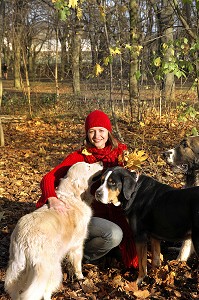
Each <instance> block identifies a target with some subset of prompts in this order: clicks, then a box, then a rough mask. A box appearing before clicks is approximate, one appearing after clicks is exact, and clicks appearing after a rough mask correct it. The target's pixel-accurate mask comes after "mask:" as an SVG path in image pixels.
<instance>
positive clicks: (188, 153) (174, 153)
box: [163, 136, 199, 261]
mask: <svg viewBox="0 0 199 300" xmlns="http://www.w3.org/2000/svg"><path fill="white" fill-rule="evenodd" d="M163 155H164V158H165V160H166V162H167V163H168V164H169V165H171V166H172V167H173V169H174V171H180V172H182V173H184V174H185V187H184V188H188V187H193V186H199V136H189V137H185V138H184V139H183V140H182V141H181V142H180V143H179V144H178V145H176V147H175V148H172V149H169V150H167V151H165V152H164V153H163ZM192 253H194V247H193V244H192V242H191V240H190V239H186V240H185V241H184V242H183V244H182V247H181V249H180V253H179V255H178V258H177V259H178V260H179V261H187V260H188V258H189V257H190V255H191V254H192Z"/></svg>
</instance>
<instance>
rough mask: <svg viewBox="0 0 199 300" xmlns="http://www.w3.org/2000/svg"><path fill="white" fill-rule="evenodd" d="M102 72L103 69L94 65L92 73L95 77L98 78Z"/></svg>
mask: <svg viewBox="0 0 199 300" xmlns="http://www.w3.org/2000/svg"><path fill="white" fill-rule="evenodd" d="M103 71H104V68H103V67H101V66H100V65H99V64H96V65H95V68H94V72H95V76H96V77H97V76H99V75H100V74H101V73H102V72H103Z"/></svg>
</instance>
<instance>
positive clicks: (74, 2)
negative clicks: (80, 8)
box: [68, 0, 78, 8]
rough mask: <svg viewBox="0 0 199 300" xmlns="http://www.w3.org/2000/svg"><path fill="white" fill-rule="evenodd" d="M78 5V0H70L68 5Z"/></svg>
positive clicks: (73, 6)
mask: <svg viewBox="0 0 199 300" xmlns="http://www.w3.org/2000/svg"><path fill="white" fill-rule="evenodd" d="M77 5H78V0H69V2H68V7H72V8H75V7H77Z"/></svg>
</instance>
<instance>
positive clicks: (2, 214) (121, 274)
mask: <svg viewBox="0 0 199 300" xmlns="http://www.w3.org/2000/svg"><path fill="white" fill-rule="evenodd" d="M84 118H85V114H83V113H81V114H80V113H78V114H75V113H74V112H73V113H68V114H66V115H65V116H64V118H63V115H62V118H59V117H55V116H54V117H50V114H49V117H48V118H45V119H44V118H43V119H42V118H37V119H33V120H26V121H24V122H20V123H6V124H4V125H3V127H4V132H5V143H6V145H5V147H3V148H1V149H0V155H1V161H0V167H1V173H0V182H1V184H0V195H1V196H0V220H1V231H0V240H1V243H0V299H1V300H5V299H9V297H8V295H6V293H5V292H4V288H3V285H4V276H5V269H6V266H7V262H8V248H9V239H10V234H11V232H12V230H13V228H14V226H15V224H16V222H17V220H18V219H19V218H20V217H21V216H22V215H24V214H26V213H28V212H30V211H32V210H33V209H35V203H36V201H37V200H38V198H39V195H40V188H39V183H40V180H41V178H42V176H43V175H44V174H45V173H46V172H47V171H49V170H50V169H52V167H53V166H55V165H56V164H58V163H59V162H60V161H61V160H62V159H63V158H64V157H65V156H66V154H68V153H69V152H71V151H72V150H75V149H77V148H78V147H79V146H80V145H81V143H82V140H83V137H84V126H83V122H84ZM118 125H119V129H120V132H121V135H122V137H123V138H124V141H125V142H126V143H127V144H128V145H129V148H130V150H135V149H139V150H141V149H143V150H145V151H146V152H147V154H148V159H147V161H145V162H144V163H143V165H142V168H141V169H140V172H144V173H145V174H147V175H150V176H153V177H155V178H156V179H158V180H160V181H162V182H164V183H168V184H171V185H173V186H176V187H182V186H183V184H184V178H183V175H182V174H175V173H174V172H173V171H172V170H171V169H170V167H169V166H167V165H166V164H165V163H164V161H163V159H162V152H163V151H164V150H165V149H168V148H170V147H172V146H174V144H175V143H177V142H178V141H180V140H181V139H182V138H183V137H184V136H185V135H186V134H190V133H191V130H192V128H193V127H196V128H197V127H198V121H197V120H196V119H193V118H190V120H189V121H187V122H183V123H182V122H181V123H180V122H179V121H178V120H177V118H176V115H175V114H173V115H172V114H170V115H167V116H163V117H162V119H161V120H160V119H159V118H158V116H157V115H156V114H153V113H152V112H151V113H150V114H149V115H148V116H146V117H145V119H144V120H143V122H141V123H139V124H138V123H135V124H130V123H129V121H128V118H127V117H122V116H121V115H120V120H119V122H118ZM169 246H172V245H169ZM162 253H163V258H164V261H163V264H162V267H161V268H159V269H158V270H157V271H156V272H152V271H151V270H150V252H149V253H148V269H149V276H148V277H147V279H146V280H145V282H144V284H143V285H142V287H141V288H140V289H139V290H138V288H137V286H136V284H135V279H136V277H137V270H126V269H125V268H124V266H123V265H122V263H121V262H120V261H117V260H116V259H115V258H114V257H107V258H106V259H104V260H103V261H102V262H101V263H100V264H99V265H89V264H84V265H83V271H84V275H85V280H84V281H83V282H77V281H75V279H73V278H71V277H70V276H69V272H68V269H67V263H66V262H65V261H64V263H63V274H64V276H63V285H62V287H61V288H60V290H59V291H57V292H56V293H55V294H54V295H53V299H54V300H55V299H56V300H58V299H60V300H61V299H80V300H83V299H90V300H95V299H172V300H174V299H199V290H198V288H199V285H198V284H199V276H198V260H197V259H196V257H195V256H194V255H193V256H192V257H191V258H190V260H189V262H188V263H187V264H179V263H178V262H177V261H176V260H175V258H176V257H177V254H178V252H177V251H176V250H175V249H174V250H173V248H172V249H171V248H169V247H168V244H167V243H164V242H163V243H162Z"/></svg>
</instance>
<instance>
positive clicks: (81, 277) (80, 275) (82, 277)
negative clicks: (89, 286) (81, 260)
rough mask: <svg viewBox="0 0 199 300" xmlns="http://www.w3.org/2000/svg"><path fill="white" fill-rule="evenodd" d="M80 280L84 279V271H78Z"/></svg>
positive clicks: (77, 275) (77, 274)
mask: <svg viewBox="0 0 199 300" xmlns="http://www.w3.org/2000/svg"><path fill="white" fill-rule="evenodd" d="M75 275H76V277H77V279H78V280H83V279H84V275H83V274H82V272H78V273H76V274H75Z"/></svg>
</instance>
